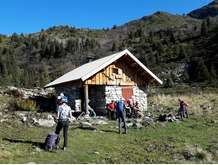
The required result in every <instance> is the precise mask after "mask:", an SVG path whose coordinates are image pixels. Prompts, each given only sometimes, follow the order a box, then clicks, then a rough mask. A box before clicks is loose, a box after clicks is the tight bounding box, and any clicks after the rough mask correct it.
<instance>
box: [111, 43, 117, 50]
mask: <svg viewBox="0 0 218 165" xmlns="http://www.w3.org/2000/svg"><path fill="white" fill-rule="evenodd" d="M116 50H117V45H116V43H115V42H113V44H112V47H111V51H112V52H113V51H116Z"/></svg>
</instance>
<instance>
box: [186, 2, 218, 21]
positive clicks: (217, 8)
mask: <svg viewBox="0 0 218 165" xmlns="http://www.w3.org/2000/svg"><path fill="white" fill-rule="evenodd" d="M188 15H189V16H191V17H193V18H197V19H205V18H208V17H215V16H217V15H218V0H215V1H213V2H211V3H209V4H208V5H206V6H204V7H202V8H200V9H197V10H193V11H192V12H190V13H189V14H188Z"/></svg>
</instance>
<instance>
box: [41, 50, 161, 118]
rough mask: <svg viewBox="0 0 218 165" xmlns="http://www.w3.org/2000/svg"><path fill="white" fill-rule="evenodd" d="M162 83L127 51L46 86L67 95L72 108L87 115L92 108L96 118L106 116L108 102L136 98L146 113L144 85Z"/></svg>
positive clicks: (89, 65)
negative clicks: (89, 108)
mask: <svg viewBox="0 0 218 165" xmlns="http://www.w3.org/2000/svg"><path fill="white" fill-rule="evenodd" d="M150 83H157V84H162V81H161V80H160V79H159V78H158V77H157V76H156V75H154V74H153V73H152V72H151V71H150V70H149V69H148V68H147V67H146V66H144V65H143V64H142V63H141V62H140V61H139V60H138V59H137V58H136V57H135V56H134V55H133V54H132V53H131V52H130V51H128V50H127V49H126V50H124V51H121V52H118V53H115V54H112V55H110V56H106V57H104V58H101V59H98V60H95V61H92V62H89V63H86V64H84V65H82V66H80V67H78V68H76V69H74V70H72V71H70V72H68V73H66V74H64V75H63V76H61V77H59V78H57V79H56V80H54V81H52V82H51V83H49V84H47V85H46V86H45V88H48V87H54V88H55V90H56V92H57V94H60V93H61V92H63V93H64V94H65V95H66V96H68V100H69V104H70V105H71V107H72V108H73V109H76V110H83V111H85V112H88V105H89V106H91V107H92V108H93V109H94V110H95V112H96V114H97V115H105V105H106V104H107V103H109V102H110V101H111V100H118V99H120V98H122V97H123V98H124V99H125V100H126V101H127V100H128V99H130V98H131V97H132V96H135V99H136V101H138V103H139V107H140V108H141V109H142V110H147V86H148V84H150Z"/></svg>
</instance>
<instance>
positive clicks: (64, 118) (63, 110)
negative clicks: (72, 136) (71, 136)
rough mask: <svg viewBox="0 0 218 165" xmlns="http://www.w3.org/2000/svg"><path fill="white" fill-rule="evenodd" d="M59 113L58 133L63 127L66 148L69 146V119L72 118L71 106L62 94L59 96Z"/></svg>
mask: <svg viewBox="0 0 218 165" xmlns="http://www.w3.org/2000/svg"><path fill="white" fill-rule="evenodd" d="M57 110H58V114H57V120H58V123H57V127H56V131H55V133H56V134H58V135H59V134H60V131H61V129H62V128H63V136H64V146H63V150H66V147H67V133H68V127H69V119H70V118H72V114H71V108H70V106H68V105H67V103H66V99H63V98H62V97H61V96H58V108H57Z"/></svg>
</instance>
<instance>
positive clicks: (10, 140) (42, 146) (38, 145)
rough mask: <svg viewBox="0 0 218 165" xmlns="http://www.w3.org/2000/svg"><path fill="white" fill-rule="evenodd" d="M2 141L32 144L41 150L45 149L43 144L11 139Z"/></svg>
mask: <svg viewBox="0 0 218 165" xmlns="http://www.w3.org/2000/svg"><path fill="white" fill-rule="evenodd" d="M2 140H4V141H8V142H10V143H25V144H32V146H34V147H39V148H40V149H45V145H44V143H42V142H34V141H30V140H17V139H10V138H3V139H2Z"/></svg>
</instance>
